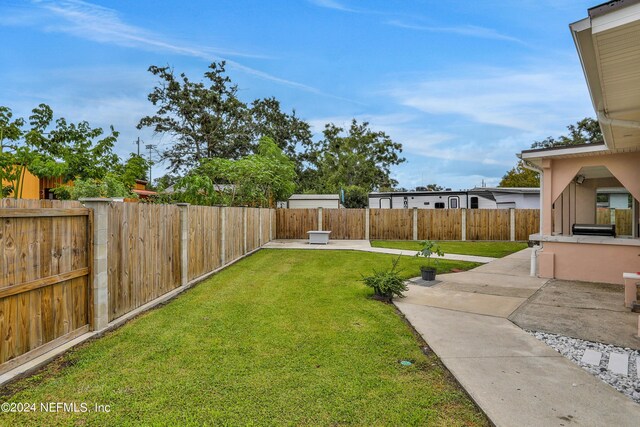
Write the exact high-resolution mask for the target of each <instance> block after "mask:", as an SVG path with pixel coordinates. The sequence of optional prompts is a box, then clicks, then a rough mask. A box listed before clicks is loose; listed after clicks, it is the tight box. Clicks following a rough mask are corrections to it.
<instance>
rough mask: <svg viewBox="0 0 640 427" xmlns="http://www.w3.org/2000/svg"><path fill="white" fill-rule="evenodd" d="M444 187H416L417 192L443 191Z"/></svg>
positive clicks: (436, 185) (428, 185) (431, 185)
mask: <svg viewBox="0 0 640 427" xmlns="http://www.w3.org/2000/svg"><path fill="white" fill-rule="evenodd" d="M443 190H444V187H443V186H441V185H438V184H427V185H426V186H425V187H416V191H443Z"/></svg>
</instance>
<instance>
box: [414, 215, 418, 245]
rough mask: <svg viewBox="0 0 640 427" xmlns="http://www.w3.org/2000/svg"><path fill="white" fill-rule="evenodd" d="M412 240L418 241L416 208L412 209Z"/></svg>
mask: <svg viewBox="0 0 640 427" xmlns="http://www.w3.org/2000/svg"><path fill="white" fill-rule="evenodd" d="M413 240H418V208H413Z"/></svg>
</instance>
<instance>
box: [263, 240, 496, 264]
mask: <svg viewBox="0 0 640 427" xmlns="http://www.w3.org/2000/svg"><path fill="white" fill-rule="evenodd" d="M263 247H264V248H269V249H315V250H343V251H344V250H350V251H363V252H375V253H380V254H392V255H403V256H414V255H415V254H416V252H417V251H409V250H403V249H389V248H373V247H371V243H369V241H368V240H330V241H329V244H328V245H310V244H309V241H308V240H301V239H298V240H273V241H271V242H269V243H267V244H266V245H264V246H263ZM436 257H437V256H435V255H434V258H436ZM438 258H440V259H448V260H452V261H470V262H479V263H482V264H485V263H488V262H491V261H493V260H495V259H496V258H491V257H485V256H474V255H458V254H444V256H443V257H438Z"/></svg>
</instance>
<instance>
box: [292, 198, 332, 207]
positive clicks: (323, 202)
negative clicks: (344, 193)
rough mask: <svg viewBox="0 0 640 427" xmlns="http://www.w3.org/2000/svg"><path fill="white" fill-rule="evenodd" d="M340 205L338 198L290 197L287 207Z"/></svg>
mask: <svg viewBox="0 0 640 427" xmlns="http://www.w3.org/2000/svg"><path fill="white" fill-rule="evenodd" d="M339 207H340V200H339V199H291V200H289V209H315V208H324V209H337V208H339Z"/></svg>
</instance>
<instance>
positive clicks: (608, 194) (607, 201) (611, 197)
mask: <svg viewBox="0 0 640 427" xmlns="http://www.w3.org/2000/svg"><path fill="white" fill-rule="evenodd" d="M597 195H598V196H597V205H598V207H599V208H609V209H631V205H632V204H633V203H632V201H633V199H632V198H631V195H630V194H629V192H628V191H627V190H625V189H624V188H615V187H613V188H598V191H597Z"/></svg>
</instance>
